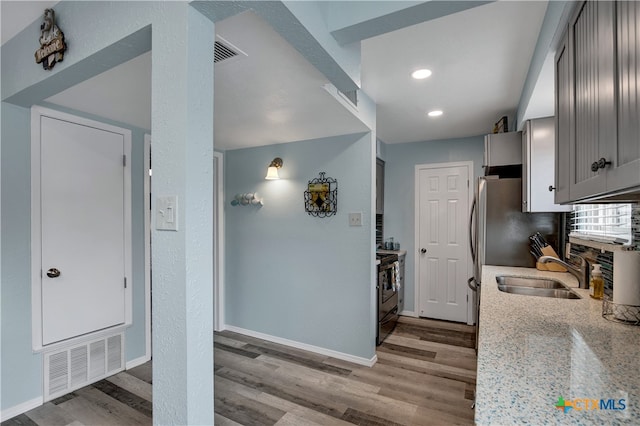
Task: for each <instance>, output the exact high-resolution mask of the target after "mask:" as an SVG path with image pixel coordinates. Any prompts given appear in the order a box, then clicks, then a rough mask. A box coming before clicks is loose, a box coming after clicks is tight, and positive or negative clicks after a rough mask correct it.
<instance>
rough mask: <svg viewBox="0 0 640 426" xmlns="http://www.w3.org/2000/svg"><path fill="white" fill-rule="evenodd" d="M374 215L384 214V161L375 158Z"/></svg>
mask: <svg viewBox="0 0 640 426" xmlns="http://www.w3.org/2000/svg"><path fill="white" fill-rule="evenodd" d="M376 214H384V161H382V160H381V159H379V158H376Z"/></svg>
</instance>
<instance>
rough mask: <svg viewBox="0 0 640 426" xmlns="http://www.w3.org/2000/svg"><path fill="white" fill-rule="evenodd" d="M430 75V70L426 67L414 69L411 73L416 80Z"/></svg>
mask: <svg viewBox="0 0 640 426" xmlns="http://www.w3.org/2000/svg"><path fill="white" fill-rule="evenodd" d="M430 75H431V70H428V69H426V68H423V69H420V70H415V71H414V72H412V73H411V77H413V78H415V79H416V80H422V79H423V78H427V77H429V76H430Z"/></svg>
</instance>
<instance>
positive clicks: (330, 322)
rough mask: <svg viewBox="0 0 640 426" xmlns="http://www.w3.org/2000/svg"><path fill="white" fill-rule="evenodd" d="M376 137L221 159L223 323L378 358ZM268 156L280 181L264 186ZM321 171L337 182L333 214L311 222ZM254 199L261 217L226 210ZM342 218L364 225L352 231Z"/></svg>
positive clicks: (252, 211) (253, 210)
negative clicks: (309, 198)
mask: <svg viewBox="0 0 640 426" xmlns="http://www.w3.org/2000/svg"><path fill="white" fill-rule="evenodd" d="M374 152H375V137H374V136H373V137H372V134H371V133H366V134H355V135H346V136H339V137H332V138H324V139H317V140H310V141H301V142H293V143H288V144H279V145H270V146H265V147H260V148H248V149H240V150H227V151H226V153H225V194H226V201H225V221H226V223H225V234H226V253H225V257H226V265H225V269H226V278H225V282H226V305H225V311H226V323H227V324H228V325H233V326H236V327H241V328H244V329H248V330H252V331H257V332H260V333H266V334H268V335H272V336H276V337H280V338H285V339H289V340H293V341H296V342H301V343H305V344H310V345H315V346H319V347H322V348H327V349H331V350H334V351H338V352H342V353H346V354H350V355H353V356H357V357H363V358H366V359H370V358H371V357H373V355H374V353H375V329H374V322H375V315H374V313H375V305H374V297H373V296H374V283H373V279H372V276H373V274H372V272H373V269H374V265H373V242H372V241H373V228H374V226H375V224H374V223H372V217H374V216H373V213H372V204H373V201H374V200H373V197H372V190H373V189H372V166H373V158H374ZM274 157H280V158H282V159H283V161H284V165H283V167H282V168H281V169H280V176H281V178H282V179H281V180H277V181H266V180H265V179H264V177H265V175H266V172H267V166H268V165H269V163H270V162H271V160H273V158H274ZM319 172H326V174H327V176H330V177H333V178H335V179H337V180H338V210H337V214H336V215H334V216H330V217H328V218H318V217H313V216H310V215H308V214H307V213H306V212H305V209H304V202H303V200H304V199H303V193H304V191H305V190H306V189H307V183H308V181H309V180H311V179H313V178H317V177H318V173H319ZM247 192H257V193H258V195H259V197H260V198H263V199H264V206H263V207H261V208H258V207H253V206H236V207H233V206H231V205H230V201H231V200H232V199H233V198H234V196H235V194H237V193H247ZM349 212H362V218H363V226H361V227H350V226H349V223H348V213H349Z"/></svg>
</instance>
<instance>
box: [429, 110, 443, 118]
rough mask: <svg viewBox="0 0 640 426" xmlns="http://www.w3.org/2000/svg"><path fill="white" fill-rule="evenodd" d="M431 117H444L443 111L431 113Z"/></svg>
mask: <svg viewBox="0 0 640 426" xmlns="http://www.w3.org/2000/svg"><path fill="white" fill-rule="evenodd" d="M428 115H429V117H439V116H441V115H442V111H441V110H439V109H436V110H433V111H429V114H428Z"/></svg>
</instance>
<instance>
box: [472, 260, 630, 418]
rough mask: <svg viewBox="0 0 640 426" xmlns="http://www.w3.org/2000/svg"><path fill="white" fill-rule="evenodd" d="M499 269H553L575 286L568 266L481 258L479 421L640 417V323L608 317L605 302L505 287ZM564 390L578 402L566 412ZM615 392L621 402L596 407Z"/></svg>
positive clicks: (521, 272) (585, 294) (518, 272)
mask: <svg viewBox="0 0 640 426" xmlns="http://www.w3.org/2000/svg"><path fill="white" fill-rule="evenodd" d="M496 275H513V276H530V277H537V276H544V277H553V278H556V279H558V280H559V281H562V282H563V283H565V284H567V285H568V286H570V287H577V281H576V279H575V278H574V277H573V275H570V274H569V273H559V272H547V271H538V270H536V269H533V268H513V267H503V266H484V267H483V271H482V289H481V297H480V302H481V306H480V336H479V350H478V376H477V387H476V413H475V421H476V424H479V425H515V424H531V425H566V424H581V425H582V424H584V425H590V424H594V425H596V424H597V425H601V424H607V425H614V424H634V425H637V424H640V327H636V326H630V325H625V324H620V323H616V322H612V321H608V320H606V319H604V318H603V317H602V302H601V301H597V300H594V299H591V298H590V297H589V291H588V290H582V289H578V288H575V289H574V291H575V292H576V293H578V294H579V295H580V296H581V297H582V299H574V300H571V299H554V298H548V297H537V296H525V295H519V294H508V293H504V292H501V291H499V290H498V286H497V283H496V280H495V277H496ZM560 396H562V397H563V398H564V400H565V401H570V402H576V403H577V407H576V408H574V409H569V410H568V411H567V412H566V413H565V412H564V410H562V409H557V408H556V407H555V405H556V404H557V402H558V398H559V397H560ZM579 398H580V399H589V400H598V401H597V402H596V405H599V402H600V401H599V400H600V399H604V400H609V399H613V400H615V401H616V405H615V406H616V408H622V406H621V405H620V404H619V401H618V400H620V399H624V400H625V401H624V402H625V406H626V409H624V410H610V409H597V410H594V409H592V408H591V407H593V404H594V402H587V403H585V402H583V401H576V400H577V399H579Z"/></svg>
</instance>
